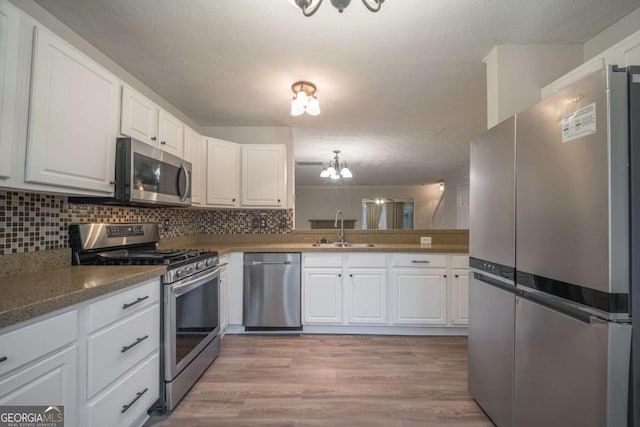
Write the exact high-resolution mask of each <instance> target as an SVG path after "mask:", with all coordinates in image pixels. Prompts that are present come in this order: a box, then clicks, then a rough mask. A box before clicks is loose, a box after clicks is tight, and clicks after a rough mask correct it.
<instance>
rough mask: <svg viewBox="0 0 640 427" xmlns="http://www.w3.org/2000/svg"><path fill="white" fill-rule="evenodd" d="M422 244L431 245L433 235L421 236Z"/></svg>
mask: <svg viewBox="0 0 640 427" xmlns="http://www.w3.org/2000/svg"><path fill="white" fill-rule="evenodd" d="M420 244H421V245H430V244H431V237H420Z"/></svg>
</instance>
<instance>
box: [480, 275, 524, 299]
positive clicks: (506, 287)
mask: <svg viewBox="0 0 640 427" xmlns="http://www.w3.org/2000/svg"><path fill="white" fill-rule="evenodd" d="M473 277H474V278H475V279H476V280H479V281H481V282H484V283H486V284H487V285H491V286H495V287H496V288H498V289H502V290H503V291H507V292H510V293H512V294H516V295H522V294H524V292H523V291H522V290H520V289H518V288H516V286H515V284H509V283H510V281H506V280H505V281H504V282H503V281H501V280H497V279H494V278H493V277H489V276H487V275H484V274H480V273H477V272H474V273H473ZM511 283H513V282H511Z"/></svg>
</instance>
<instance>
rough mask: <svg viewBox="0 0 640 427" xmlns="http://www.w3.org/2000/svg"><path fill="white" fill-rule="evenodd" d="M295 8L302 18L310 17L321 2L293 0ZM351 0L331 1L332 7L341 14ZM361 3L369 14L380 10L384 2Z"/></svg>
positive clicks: (370, 1) (381, 0)
mask: <svg viewBox="0 0 640 427" xmlns="http://www.w3.org/2000/svg"><path fill="white" fill-rule="evenodd" d="M295 3H296V6H298V7H299V8H300V9H302V14H303V15H304V16H311V15H313V14H314V13H316V12H317V11H318V8H319V7H320V5H321V4H322V0H295ZM349 3H351V0H331V4H332V5H333V7H335V8H336V9H338V12H340V13H342V12H343V11H344V9H345V8H346V7H347V6H349ZM362 3H363V4H364V5H365V6H366V7H367V9H369V10H370V11H371V12H377V11H379V10H380V7H381V6H382V3H384V0H362Z"/></svg>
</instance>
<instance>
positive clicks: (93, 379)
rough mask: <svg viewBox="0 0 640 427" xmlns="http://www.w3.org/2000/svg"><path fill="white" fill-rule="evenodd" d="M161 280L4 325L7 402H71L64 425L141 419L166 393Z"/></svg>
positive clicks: (1, 353) (0, 335)
mask: <svg viewBox="0 0 640 427" xmlns="http://www.w3.org/2000/svg"><path fill="white" fill-rule="evenodd" d="M159 292H160V280H159V278H157V279H152V280H148V281H146V282H143V283H141V284H139V285H134V286H131V287H130V288H127V289H126V290H123V291H120V292H115V293H113V294H109V295H107V296H104V297H99V298H96V299H95V300H91V301H87V302H84V303H80V304H78V305H76V306H73V307H71V308H70V309H69V310H68V311H66V312H63V313H56V314H47V315H44V316H41V317H39V318H37V319H33V320H31V321H28V322H25V324H24V325H16V326H11V327H9V328H6V329H4V330H0V405H47V406H55V405H57V406H64V425H65V426H68V427H74V426H83V427H84V426H128V425H131V424H132V423H141V422H142V421H143V420H144V419H145V418H146V413H147V409H149V408H150V407H151V405H152V404H153V403H154V402H155V401H156V400H157V399H158V396H159V386H160V383H159V376H160V365H159V358H160V354H159V344H158V343H159V338H160V329H159V328H160V302H159Z"/></svg>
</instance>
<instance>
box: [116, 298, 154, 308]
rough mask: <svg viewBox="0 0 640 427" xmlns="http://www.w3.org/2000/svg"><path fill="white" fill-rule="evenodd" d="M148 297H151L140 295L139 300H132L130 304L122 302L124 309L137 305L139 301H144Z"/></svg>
mask: <svg viewBox="0 0 640 427" xmlns="http://www.w3.org/2000/svg"><path fill="white" fill-rule="evenodd" d="M147 298H149V295H147V296H146V297H140V298H138V299H137V300H135V301H134V302H130V303H128V304H122V309H123V310H126V309H127V308H129V307H131V306H132V305H136V304H137V303H139V302H142V301H144V300H146V299H147Z"/></svg>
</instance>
